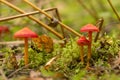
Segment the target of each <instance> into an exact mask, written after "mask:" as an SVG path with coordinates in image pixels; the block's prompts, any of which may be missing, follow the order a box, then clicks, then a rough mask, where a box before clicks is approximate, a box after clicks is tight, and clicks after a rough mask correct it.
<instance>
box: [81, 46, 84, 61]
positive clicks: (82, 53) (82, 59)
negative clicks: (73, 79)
mask: <svg viewBox="0 0 120 80" xmlns="http://www.w3.org/2000/svg"><path fill="white" fill-rule="evenodd" d="M83 49H84V47H83V46H80V51H81V52H80V59H81V62H82V63H84V58H83V55H84V52H83Z"/></svg>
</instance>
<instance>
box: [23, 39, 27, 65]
mask: <svg viewBox="0 0 120 80" xmlns="http://www.w3.org/2000/svg"><path fill="white" fill-rule="evenodd" d="M24 41H25V54H24V60H25V66H26V65H27V64H28V38H25V39H24Z"/></svg>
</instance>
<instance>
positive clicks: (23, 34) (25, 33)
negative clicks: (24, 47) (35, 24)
mask: <svg viewBox="0 0 120 80" xmlns="http://www.w3.org/2000/svg"><path fill="white" fill-rule="evenodd" d="M14 37H15V38H35V37H38V35H37V34H36V33H35V32H33V31H31V30H30V29H29V28H28V27H25V28H23V29H21V30H19V31H18V32H16V33H15V34H14Z"/></svg>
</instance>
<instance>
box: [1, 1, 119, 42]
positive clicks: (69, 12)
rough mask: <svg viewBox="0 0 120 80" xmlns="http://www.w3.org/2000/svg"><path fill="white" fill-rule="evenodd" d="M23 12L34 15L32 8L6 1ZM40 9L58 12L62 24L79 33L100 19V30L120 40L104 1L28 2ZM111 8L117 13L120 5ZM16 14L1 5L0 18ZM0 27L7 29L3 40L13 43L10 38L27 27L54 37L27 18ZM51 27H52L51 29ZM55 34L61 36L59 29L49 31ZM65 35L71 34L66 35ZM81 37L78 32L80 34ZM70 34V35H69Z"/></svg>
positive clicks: (114, 4) (114, 16)
mask: <svg viewBox="0 0 120 80" xmlns="http://www.w3.org/2000/svg"><path fill="white" fill-rule="evenodd" d="M7 1H9V2H10V3H12V4H14V5H15V6H17V7H19V8H20V9H22V10H24V11H25V12H33V11H36V10H34V9H33V8H32V7H31V6H29V5H28V4H27V3H25V2H24V1H23V0H7ZM29 1H30V2H32V3H34V4H35V5H36V6H38V7H39V8H41V9H50V8H57V9H58V11H59V14H60V18H61V20H62V22H63V23H64V24H66V25H68V26H69V27H71V28H72V29H74V30H75V31H77V32H79V30H80V28H81V27H82V26H84V25H86V24H88V23H92V24H96V22H97V20H98V19H99V18H101V17H102V18H103V19H104V24H103V28H102V30H103V31H104V32H105V33H106V34H108V35H112V36H114V37H117V38H119V36H120V31H119V30H120V29H119V28H120V25H119V20H118V19H117V17H116V15H115V13H114V12H113V10H112V8H111V7H110V5H109V3H108V1H107V0H29ZM111 2H112V4H113V6H114V8H115V9H116V10H117V12H118V14H119V13H120V3H119V2H120V1H119V0H111ZM48 13H49V14H50V15H51V16H53V17H56V14H55V12H54V10H53V11H49V12H48ZM18 14H20V13H18V12H17V11H15V10H13V9H12V8H10V7H8V6H7V5H5V4H3V3H0V18H4V17H9V16H15V15H18ZM34 17H36V18H37V19H39V20H41V21H43V22H44V23H45V24H49V23H50V20H49V19H48V18H47V17H45V16H44V15H43V14H41V13H40V14H35V15H34ZM0 25H6V26H8V27H9V29H10V31H11V32H10V34H9V35H6V36H8V37H9V38H8V37H4V38H5V39H4V40H6V41H7V40H12V39H13V38H12V39H11V36H12V35H13V34H14V32H16V31H17V30H19V29H21V28H23V27H25V26H29V27H30V28H31V29H32V30H33V31H35V32H37V33H38V34H39V35H41V34H48V35H50V36H52V37H55V36H54V35H53V34H52V33H51V32H48V31H47V30H45V29H44V28H42V27H41V25H39V24H37V23H36V22H34V21H32V20H30V19H29V18H27V17H22V18H17V19H13V20H9V21H4V22H0ZM51 27H52V26H51ZM52 28H53V29H55V30H56V31H58V32H60V33H61V30H60V28H59V25H58V27H56V26H55V27H52ZM66 33H70V32H68V31H66ZM79 33H80V32H79ZM70 34H71V33H70ZM71 35H73V34H71Z"/></svg>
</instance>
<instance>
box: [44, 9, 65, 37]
mask: <svg viewBox="0 0 120 80" xmlns="http://www.w3.org/2000/svg"><path fill="white" fill-rule="evenodd" d="M52 10H55V13H56V15H57V17H58V20H59V21H62V20H61V18H60V14H59V11H58V9H57V8H49V9H47V11H46V12H48V11H52ZM44 11H45V10H44ZM61 31H62V34H63V37H64V38H65V32H64V28H63V27H62V26H61Z"/></svg>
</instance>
